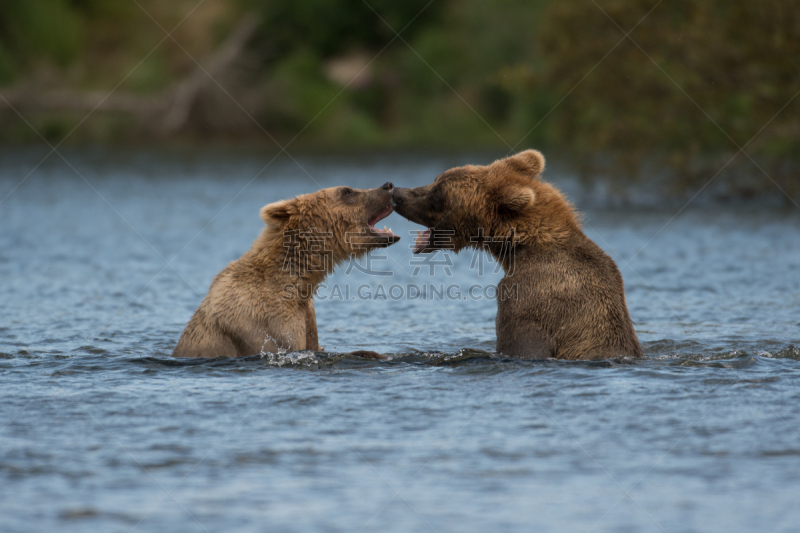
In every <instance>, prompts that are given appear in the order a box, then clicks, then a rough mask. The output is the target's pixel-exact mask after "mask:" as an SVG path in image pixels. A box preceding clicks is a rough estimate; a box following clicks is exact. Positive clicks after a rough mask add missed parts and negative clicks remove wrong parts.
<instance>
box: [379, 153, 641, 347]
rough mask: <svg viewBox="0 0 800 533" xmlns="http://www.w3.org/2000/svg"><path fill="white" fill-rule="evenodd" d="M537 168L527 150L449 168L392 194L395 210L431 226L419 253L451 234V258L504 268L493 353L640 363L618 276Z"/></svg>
mask: <svg viewBox="0 0 800 533" xmlns="http://www.w3.org/2000/svg"><path fill="white" fill-rule="evenodd" d="M543 170H544V157H543V156H542V155H541V153H539V152H537V151H535V150H527V151H525V152H521V153H519V154H517V155H515V156H512V157H509V158H506V159H501V160H499V161H495V162H494V163H492V164H491V165H488V166H474V165H472V166H465V167H459V168H454V169H451V170H448V171H447V172H445V173H443V174H442V175H440V176H438V177H437V178H436V180H435V181H434V183H432V184H430V185H426V186H424V187H418V188H416V189H400V188H398V189H395V195H394V196H395V210H396V211H397V212H398V213H400V214H401V215H402V216H404V217H406V218H408V219H409V220H411V221H413V222H417V223H419V224H423V225H425V226H427V227H428V228H432V235H431V238H430V243H433V244H430V245H429V246H428V248H426V249H425V250H423V252H428V251H432V250H433V249H435V247H436V246H437V245H436V243H437V242H442V239H437V238H436V235H437V231H438V232H440V234H441V232H442V231H444V230H451V231H453V232H454V236H453V237H452V238H451V240H450V243H451V244H452V248H453V249H455V250H456V251H460V250H462V249H464V248H478V247H483V248H484V249H486V250H487V251H489V252H490V253H491V254H492V255H493V256H494V257H495V258H496V259H497V260H498V261H500V262H501V263H502V264H503V267H504V269H505V273H506V275H505V277H504V278H503V280H502V281H501V282H500V284H499V285H498V289H499V291H498V294H499V296H498V312H497V317H496V320H495V326H496V331H497V351H498V352H500V353H502V354H505V355H510V356H514V357H523V358H536V359H541V358H549V357H555V358H558V359H573V360H574V359H601V358H608V357H615V356H620V355H625V356H632V357H641V355H642V351H641V347H640V345H639V341H638V339H637V337H636V332H635V331H634V329H633V323H632V322H631V319H630V315H629V313H628V307H627V304H626V301H625V289H624V286H623V281H622V276H621V275H620V272H619V269H618V268H617V266H616V264H615V263H614V261H613V260H612V259H611V258H610V257H609V256H608V255H606V253H605V252H603V250H601V249H600V247H598V246H597V245H596V244H595V243H594V242H592V241H591V240H590V239H589V238H588V237H586V235H585V234H584V233H583V231H582V230H581V226H580V221H579V217H578V215H577V214H576V212H575V210H574V208H573V207H572V205H571V204H570V203H569V202H568V201H567V200H566V198H565V197H564V196H563V195H562V194H561V193H560V192H559V191H558V190H557V189H556V188H555V187H553V186H552V185H551V184H549V183H547V182H545V181H543V180H542V179H541V173H542V171H543ZM481 235H483V236H487V237H489V236H493V237H500V238H501V239H500V242H488V240H487V239H483V240H481ZM445 242H446V241H445ZM504 247H505V248H504ZM511 250H513V253H512V251H511ZM512 257H513V260H512ZM515 287H516V291H517V292H516V297H514V296H513V295H514V288H515ZM504 291H505V292H504ZM503 294H506V295H508V297H506V298H503V297H502V295H503Z"/></svg>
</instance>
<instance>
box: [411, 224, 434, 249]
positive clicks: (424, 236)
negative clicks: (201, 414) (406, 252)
mask: <svg viewBox="0 0 800 533" xmlns="http://www.w3.org/2000/svg"><path fill="white" fill-rule="evenodd" d="M430 243H431V230H429V229H426V230H425V231H419V230H417V236H416V237H415V238H414V253H415V254H418V253H420V252H421V251H422V250H424V249H425V248H427V247H428V246H429V245H430Z"/></svg>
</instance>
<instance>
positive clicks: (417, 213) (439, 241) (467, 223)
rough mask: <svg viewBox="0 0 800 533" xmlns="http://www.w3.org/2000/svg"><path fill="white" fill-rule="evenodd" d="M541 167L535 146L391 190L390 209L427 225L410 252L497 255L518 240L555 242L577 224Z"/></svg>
mask: <svg viewBox="0 0 800 533" xmlns="http://www.w3.org/2000/svg"><path fill="white" fill-rule="evenodd" d="M543 170H544V157H543V156H542V154H541V153H540V152H538V151H536V150H526V151H524V152H520V153H518V154H516V155H513V156H511V157H507V158H505V159H500V160H498V161H495V162H494V163H492V164H491V165H487V166H477V165H468V166H464V167H458V168H453V169H450V170H448V171H446V172H444V173H442V174H440V175H439V176H437V178H436V179H435V180H434V182H433V183H431V184H429V185H425V186H423V187H417V188H415V189H404V188H400V187H398V188H397V189H395V193H394V208H395V211H397V212H398V213H399V214H400V215H401V216H403V217H405V218H407V219H408V220H411V221H412V222H416V223H418V224H422V225H424V226H425V227H426V228H427V229H426V230H425V231H424V232H419V235H418V236H417V238H416V242H415V246H414V253H425V252H432V251H434V250H437V249H451V250H455V251H456V252H458V251H460V250H462V249H464V248H467V247H473V248H481V247H484V248H485V249H488V251H490V253H493V254H495V251H496V250H499V249H501V248H502V249H507V247H508V246H516V245H517V244H519V243H532V242H536V243H541V244H547V243H550V242H555V241H558V240H559V239H564V238H566V237H567V235H568V234H569V232H570V231H572V230H574V229H579V228H580V226H579V223H578V220H577V216H576V214H575V211H574V209H573V208H572V206H571V205H570V204H569V202H568V201H567V200H566V198H564V196H563V195H562V194H561V193H560V192H559V191H558V190H557V189H556V188H555V187H553V186H552V185H550V184H548V183H546V182H544V181H542V180H541V177H540V176H541V173H542V171H543ZM503 247H505V248H503ZM495 255H496V254H495Z"/></svg>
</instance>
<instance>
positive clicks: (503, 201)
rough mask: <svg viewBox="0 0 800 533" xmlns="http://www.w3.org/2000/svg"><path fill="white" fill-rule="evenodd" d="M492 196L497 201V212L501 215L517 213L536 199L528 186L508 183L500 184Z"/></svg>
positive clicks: (515, 214) (514, 214)
mask: <svg viewBox="0 0 800 533" xmlns="http://www.w3.org/2000/svg"><path fill="white" fill-rule="evenodd" d="M494 197H495V202H497V203H496V205H497V212H498V213H499V214H500V215H503V216H517V215H519V214H520V213H522V212H523V211H524V210H525V209H526V208H527V207H528V206H529V205H531V204H532V203H533V201H534V200H535V199H536V195H535V194H534V192H533V190H532V189H530V188H529V187H523V186H522V185H518V184H510V183H506V184H503V185H501V186H500V187H499V188H498V190H496V191H495V194H494Z"/></svg>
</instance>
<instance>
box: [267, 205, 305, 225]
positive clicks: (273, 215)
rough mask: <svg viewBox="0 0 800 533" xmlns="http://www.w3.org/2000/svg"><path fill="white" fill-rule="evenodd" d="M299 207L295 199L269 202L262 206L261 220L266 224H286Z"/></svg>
mask: <svg viewBox="0 0 800 533" xmlns="http://www.w3.org/2000/svg"><path fill="white" fill-rule="evenodd" d="M296 212H297V209H296V206H295V205H294V200H281V201H280V202H274V203H271V204H267V205H265V206H264V207H262V208H261V220H263V221H264V223H266V224H277V225H281V224H284V223H285V222H286V221H287V220H289V218H290V217H291V216H292V215H294V214H296Z"/></svg>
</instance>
